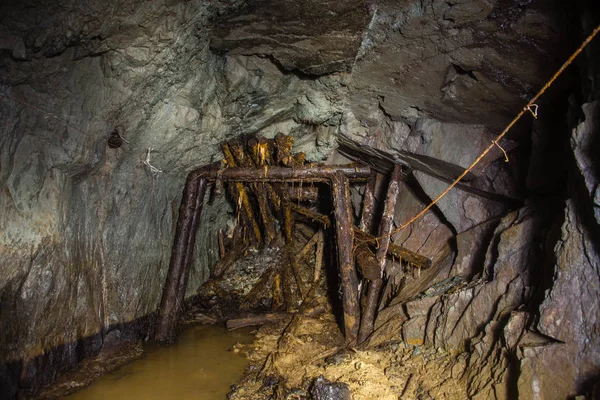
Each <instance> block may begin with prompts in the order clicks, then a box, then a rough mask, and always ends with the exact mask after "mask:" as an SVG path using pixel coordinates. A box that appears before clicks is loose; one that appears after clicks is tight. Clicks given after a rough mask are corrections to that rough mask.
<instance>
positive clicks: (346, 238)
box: [331, 172, 360, 343]
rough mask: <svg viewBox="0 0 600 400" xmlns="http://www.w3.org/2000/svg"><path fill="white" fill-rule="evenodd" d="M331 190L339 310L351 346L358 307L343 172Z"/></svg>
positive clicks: (335, 177) (355, 328) (347, 195)
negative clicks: (341, 308)
mask: <svg viewBox="0 0 600 400" xmlns="http://www.w3.org/2000/svg"><path fill="white" fill-rule="evenodd" d="M331 188H332V192H333V205H334V214H335V235H336V242H337V254H338V266H339V273H340V285H341V292H342V306H343V309H344V336H345V337H346V342H347V343H353V342H354V341H355V340H356V336H357V335H358V326H359V325H358V323H359V318H360V314H359V313H360V307H359V305H358V277H357V275H356V269H355V268H354V254H353V247H354V231H353V230H352V209H351V207H352V204H351V202H350V182H349V181H348V178H347V177H346V175H345V174H344V173H343V172H337V173H335V174H334V175H333V178H332V181H331Z"/></svg>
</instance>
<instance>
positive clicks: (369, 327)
mask: <svg viewBox="0 0 600 400" xmlns="http://www.w3.org/2000/svg"><path fill="white" fill-rule="evenodd" d="M401 180H402V167H401V166H400V165H396V166H395V167H394V171H393V172H392V176H391V177H390V184H389V186H388V191H387V197H386V200H385V206H384V208H383V216H382V217H381V225H380V230H379V236H380V237H381V239H379V247H378V248H377V254H376V257H377V261H378V263H379V278H378V279H375V280H373V281H371V283H370V284H369V287H368V289H367V300H366V302H365V307H364V309H363V312H362V318H361V322H360V332H359V334H358V343H359V344H360V343H362V342H364V341H365V340H366V339H367V338H368V337H369V336H370V335H371V334H372V333H373V325H374V323H375V313H376V311H377V306H378V304H379V294H380V292H381V287H382V286H383V272H384V271H385V261H386V255H387V251H388V247H389V244H390V236H389V234H390V232H392V228H393V223H394V213H395V211H396V201H397V200H398V194H399V193H400V181H401Z"/></svg>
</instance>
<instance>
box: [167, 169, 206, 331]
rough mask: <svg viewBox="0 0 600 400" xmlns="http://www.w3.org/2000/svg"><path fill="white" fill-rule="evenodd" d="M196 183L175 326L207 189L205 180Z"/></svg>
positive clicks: (183, 297) (185, 286) (179, 287)
mask: <svg viewBox="0 0 600 400" xmlns="http://www.w3.org/2000/svg"><path fill="white" fill-rule="evenodd" d="M198 181H199V182H198V194H197V195H196V203H195V204H194V215H193V216H192V225H191V229H190V234H189V236H188V243H187V251H186V255H185V259H184V261H183V271H182V273H181V276H180V278H179V286H178V288H177V302H176V304H175V307H176V312H177V315H176V316H175V318H176V319H175V325H177V322H178V321H179V316H180V314H181V310H182V308H183V303H184V300H185V292H186V290H187V283H188V279H189V276H190V267H191V265H192V259H193V258H194V248H195V247H196V233H198V226H199V225H200V215H201V214H202V208H203V206H204V196H205V195H206V188H207V187H208V180H207V179H199V180H198Z"/></svg>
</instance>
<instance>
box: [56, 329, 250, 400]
mask: <svg viewBox="0 0 600 400" xmlns="http://www.w3.org/2000/svg"><path fill="white" fill-rule="evenodd" d="M250 332H251V330H249V329H246V330H242V329H240V330H239V331H234V332H227V331H226V330H225V328H223V327H220V326H206V325H199V326H193V327H189V328H186V330H185V331H184V332H183V334H182V336H181V338H180V339H179V341H178V342H177V343H176V344H174V345H172V346H168V347H163V346H156V345H152V346H147V347H146V348H145V349H144V354H143V355H142V356H141V357H140V358H139V359H137V360H135V361H132V362H131V363H129V364H126V365H124V366H122V367H120V368H118V369H116V370H114V371H112V372H109V373H106V374H105V375H103V376H102V377H100V378H99V379H98V380H96V381H95V382H94V383H92V384H91V385H90V386H88V387H87V388H84V389H81V390H79V391H77V392H75V393H73V394H72V395H69V396H66V397H64V398H65V399H68V400H84V399H85V400H90V399H92V400H93V399H147V400H152V399H161V400H165V399H181V400H185V399H195V400H203V399H207V400H208V399H225V397H226V394H227V393H228V392H229V388H230V386H231V385H232V384H234V383H235V382H236V381H237V380H238V379H239V378H240V377H241V376H242V373H243V371H244V368H245V367H246V366H247V365H248V361H247V360H246V358H245V357H244V356H243V355H242V354H240V353H235V352H233V351H231V348H232V346H233V345H234V344H236V343H238V342H239V343H244V344H247V343H251V342H252V340H253V338H254V337H253V335H252V334H251V333H250Z"/></svg>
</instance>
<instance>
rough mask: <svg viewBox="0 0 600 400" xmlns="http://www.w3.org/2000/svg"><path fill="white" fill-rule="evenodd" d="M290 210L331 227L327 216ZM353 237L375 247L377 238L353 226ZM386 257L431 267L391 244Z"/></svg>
mask: <svg viewBox="0 0 600 400" xmlns="http://www.w3.org/2000/svg"><path fill="white" fill-rule="evenodd" d="M290 208H291V209H292V211H294V212H297V213H298V214H301V215H304V216H305V217H307V218H309V219H311V220H312V221H315V222H318V223H320V224H322V225H323V226H324V227H328V226H330V225H331V220H330V219H329V217H328V216H326V215H323V214H320V213H318V212H316V211H313V210H311V209H309V208H306V207H303V206H300V205H298V204H293V203H292V204H290ZM352 229H353V230H354V235H355V237H356V241H357V242H358V244H359V245H360V244H361V243H367V244H369V246H371V247H376V246H377V237H376V236H373V235H371V234H369V233H366V232H363V231H361V230H360V229H359V228H358V227H355V226H353V227H352ZM387 251H388V256H392V257H395V258H396V259H398V260H402V261H405V262H407V263H408V264H409V265H412V266H414V267H418V268H421V269H427V268H429V267H431V260H430V259H429V258H427V257H424V256H422V255H420V254H417V253H415V252H413V251H410V250H408V249H405V248H404V247H402V246H398V245H395V244H393V243H390V244H389V247H388V250H387Z"/></svg>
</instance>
